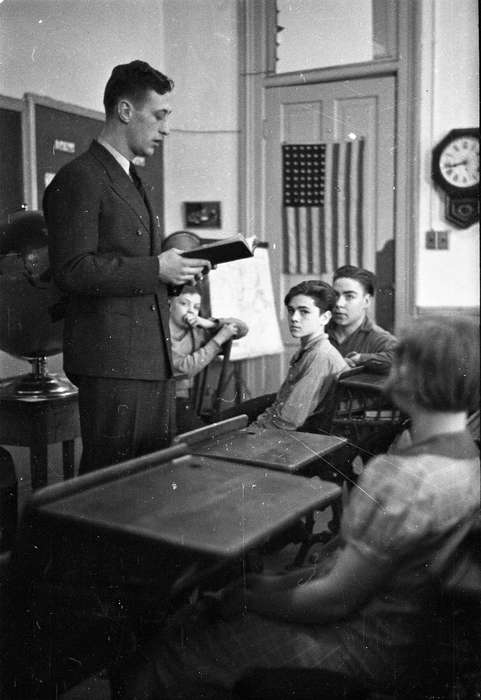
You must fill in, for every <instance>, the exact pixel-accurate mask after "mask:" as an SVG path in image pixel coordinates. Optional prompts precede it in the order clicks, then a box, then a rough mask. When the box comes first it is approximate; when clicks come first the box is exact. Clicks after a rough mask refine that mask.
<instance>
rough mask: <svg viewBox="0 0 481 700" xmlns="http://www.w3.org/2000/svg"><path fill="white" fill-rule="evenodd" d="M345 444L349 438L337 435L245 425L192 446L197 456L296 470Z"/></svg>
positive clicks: (290, 470) (268, 467)
mask: <svg viewBox="0 0 481 700" xmlns="http://www.w3.org/2000/svg"><path fill="white" fill-rule="evenodd" d="M345 443H346V438H344V437H338V436H336V435H318V434H316V433H302V432H298V431H287V430H276V429H275V428H265V429H262V430H260V429H259V428H249V427H246V428H242V429H240V430H236V431H234V432H230V433H226V434H224V435H219V436H218V437H216V436H214V437H211V438H210V439H209V440H208V441H205V442H199V443H198V444H191V445H190V448H191V450H192V452H193V453H194V454H196V455H204V456H206V457H215V458H220V459H224V460H229V461H235V462H241V463H243V464H251V465H253V466H257V467H264V468H266V469H275V470H279V471H284V472H291V473H295V472H299V471H301V470H302V469H303V468H304V467H306V466H308V465H309V464H312V463H313V462H316V461H317V460H318V459H319V458H320V457H323V456H325V455H328V454H329V453H331V452H334V450H337V449H338V448H339V447H341V445H344V444H345Z"/></svg>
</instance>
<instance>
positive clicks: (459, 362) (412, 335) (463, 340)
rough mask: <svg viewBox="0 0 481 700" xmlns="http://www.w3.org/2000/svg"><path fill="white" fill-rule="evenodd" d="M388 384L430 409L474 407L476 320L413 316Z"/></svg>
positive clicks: (476, 401)
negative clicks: (413, 319) (417, 317)
mask: <svg viewBox="0 0 481 700" xmlns="http://www.w3.org/2000/svg"><path fill="white" fill-rule="evenodd" d="M400 367H403V370H402V372H400V371H399V368H400ZM386 388H387V390H388V391H389V390H391V389H394V388H395V390H396V392H399V394H400V395H403V396H404V397H405V398H406V399H407V400H410V401H414V402H415V403H416V404H417V405H418V406H421V407H422V408H424V409H426V410H429V411H449V412H458V411H467V412H468V413H471V412H472V411H474V410H477V409H478V408H479V327H478V324H477V323H475V322H474V320H472V319H470V318H467V317H463V316H457V317H454V316H429V317H423V318H419V319H417V320H415V321H414V322H413V323H412V324H411V325H410V327H409V328H407V329H406V330H405V331H404V333H402V334H401V338H400V341H399V344H398V346H397V348H396V350H395V354H394V363H393V373H392V381H391V378H390V379H388V380H387V385H386Z"/></svg>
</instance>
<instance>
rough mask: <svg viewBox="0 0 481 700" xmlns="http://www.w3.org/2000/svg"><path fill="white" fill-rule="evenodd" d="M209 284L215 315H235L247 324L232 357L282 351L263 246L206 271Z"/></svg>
mask: <svg viewBox="0 0 481 700" xmlns="http://www.w3.org/2000/svg"><path fill="white" fill-rule="evenodd" d="M209 287H210V305H211V311H212V315H213V316H214V317H216V318H217V317H228V316H234V317H235V318H240V319H241V320H242V321H244V322H245V323H247V325H248V326H249V333H248V334H247V335H246V336H245V337H244V338H241V339H240V340H235V341H234V342H233V344H232V351H231V359H232V360H245V359H250V358H253V357H262V356H264V355H277V354H280V353H281V352H283V349H284V348H283V345H282V339H281V333H280V328H279V321H278V317H277V312H276V308H275V302H274V292H273V288H272V278H271V271H270V266H269V254H268V250H267V249H266V248H256V249H255V251H254V257H253V258H247V259H245V260H236V261H235V262H229V263H224V264H222V265H219V266H218V267H217V268H216V269H215V270H212V271H211V272H210V273H209Z"/></svg>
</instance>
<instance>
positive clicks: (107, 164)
mask: <svg viewBox="0 0 481 700" xmlns="http://www.w3.org/2000/svg"><path fill="white" fill-rule="evenodd" d="M90 152H91V153H92V155H93V156H94V157H95V158H96V159H97V160H98V161H100V163H101V164H102V165H103V167H104V169H105V171H106V173H107V175H108V176H109V178H110V183H111V186H112V188H113V189H114V190H115V191H116V192H117V194H118V195H119V197H121V198H122V199H123V200H124V202H125V203H126V204H128V206H129V207H131V209H133V210H134V212H135V213H136V214H137V216H138V217H139V219H140V221H141V223H142V225H143V226H144V228H145V229H146V231H148V233H151V230H150V213H151V212H150V211H148V210H147V208H146V202H145V201H144V199H143V197H142V195H141V194H140V192H139V191H138V190H137V188H136V187H135V185H134V184H133V182H132V181H131V180H130V178H129V176H128V175H127V173H126V172H125V171H124V170H123V169H122V167H121V166H120V165H119V163H117V161H116V160H115V158H114V157H113V156H112V155H111V154H110V153H109V152H108V151H107V150H106V149H105V148H104V147H103V146H101V144H100V143H98V142H97V141H92V144H91V145H90ZM148 207H149V208H150V203H149V205H148ZM147 214H148V215H147Z"/></svg>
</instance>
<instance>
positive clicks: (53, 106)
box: [24, 93, 163, 221]
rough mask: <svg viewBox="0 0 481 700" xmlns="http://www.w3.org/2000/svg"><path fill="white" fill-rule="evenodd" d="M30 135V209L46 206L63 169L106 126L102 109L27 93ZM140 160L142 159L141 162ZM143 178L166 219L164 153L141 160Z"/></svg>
mask: <svg viewBox="0 0 481 700" xmlns="http://www.w3.org/2000/svg"><path fill="white" fill-rule="evenodd" d="M24 105H25V125H26V138H25V143H24V162H25V173H26V181H27V188H26V189H27V192H26V197H27V202H28V204H29V208H31V209H38V208H39V207H41V205H42V198H43V193H44V191H45V188H46V186H47V185H48V184H49V182H50V181H51V180H52V179H53V177H54V175H55V174H56V173H57V172H58V171H59V170H60V168H61V167H62V166H63V165H65V164H66V163H68V162H69V161H70V160H72V159H73V158H76V157H77V156H78V155H80V154H81V153H83V152H84V151H86V150H87V149H88V147H89V146H90V143H91V142H92V140H93V139H94V138H96V137H97V136H98V135H99V133H100V131H101V129H102V126H103V123H104V115H103V114H102V113H101V112H96V111H94V110H90V109H86V108H84V107H80V106H78V105H71V104H66V103H64V102H59V101H57V100H52V99H51V98H49V97H43V96H40V95H34V94H32V93H27V94H26V95H25V96H24ZM137 162H138V161H137ZM138 165H140V166H141V171H140V173H141V176H142V179H143V180H144V181H145V182H146V183H148V184H149V185H151V188H152V189H151V197H150V198H151V201H152V204H153V206H154V210H155V212H156V214H157V215H158V216H159V219H160V221H163V154H162V148H159V149H158V150H157V151H156V153H155V155H154V156H152V158H148V159H146V160H145V162H144V161H143V160H141V162H138Z"/></svg>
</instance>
